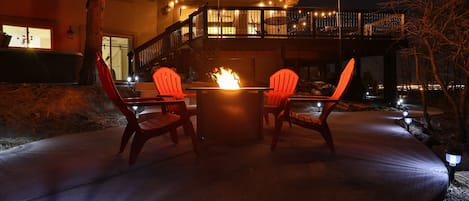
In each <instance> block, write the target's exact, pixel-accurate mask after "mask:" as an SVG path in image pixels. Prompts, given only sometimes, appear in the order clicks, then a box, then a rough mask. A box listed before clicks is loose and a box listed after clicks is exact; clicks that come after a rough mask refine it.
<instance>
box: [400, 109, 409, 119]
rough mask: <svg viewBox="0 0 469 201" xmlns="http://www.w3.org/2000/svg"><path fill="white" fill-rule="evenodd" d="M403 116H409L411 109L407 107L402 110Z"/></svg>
mask: <svg viewBox="0 0 469 201" xmlns="http://www.w3.org/2000/svg"><path fill="white" fill-rule="evenodd" d="M402 116H403V117H404V118H406V117H407V116H409V110H407V109H404V110H402Z"/></svg>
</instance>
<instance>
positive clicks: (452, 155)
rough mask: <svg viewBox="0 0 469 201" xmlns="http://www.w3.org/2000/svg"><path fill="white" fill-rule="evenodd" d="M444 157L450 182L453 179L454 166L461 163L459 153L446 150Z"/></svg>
mask: <svg viewBox="0 0 469 201" xmlns="http://www.w3.org/2000/svg"><path fill="white" fill-rule="evenodd" d="M445 158H446V162H448V165H449V173H448V177H449V181H450V182H452V181H453V180H454V167H456V165H458V164H459V163H461V153H460V152H458V151H455V150H451V149H450V150H448V151H446V154H445Z"/></svg>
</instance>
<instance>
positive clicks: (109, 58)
mask: <svg viewBox="0 0 469 201" xmlns="http://www.w3.org/2000/svg"><path fill="white" fill-rule="evenodd" d="M130 46H131V40H130V38H126V37H116V36H103V46H102V52H103V58H104V61H105V62H106V64H107V65H108V66H109V67H110V68H111V70H112V73H113V78H114V80H126V79H127V77H128V76H129V72H131V71H132V67H131V66H129V61H128V57H127V54H128V52H129V49H130V48H131V47H130Z"/></svg>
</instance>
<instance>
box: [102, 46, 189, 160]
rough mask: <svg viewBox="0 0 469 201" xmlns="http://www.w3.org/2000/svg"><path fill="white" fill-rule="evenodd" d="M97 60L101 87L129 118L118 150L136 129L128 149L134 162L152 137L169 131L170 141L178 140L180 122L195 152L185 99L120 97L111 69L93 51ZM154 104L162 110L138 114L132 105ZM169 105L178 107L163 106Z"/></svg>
mask: <svg viewBox="0 0 469 201" xmlns="http://www.w3.org/2000/svg"><path fill="white" fill-rule="evenodd" d="M96 64H97V68H98V75H99V79H100V81H101V84H102V87H103V89H104V91H105V92H106V94H107V95H108V96H109V98H110V99H111V101H112V102H113V103H114V105H115V106H116V107H117V108H118V109H119V110H120V111H121V112H122V114H123V115H124V116H125V118H126V119H127V122H128V123H127V126H126V127H125V130H124V133H123V135H122V138H121V144H120V148H119V153H122V152H123V151H124V149H125V146H126V145H127V143H128V141H129V139H130V137H131V136H132V135H133V134H134V133H135V135H134V138H133V140H132V145H131V150H130V153H129V155H130V156H129V164H130V165H132V164H134V163H135V161H136V160H137V157H138V155H139V154H140V152H141V150H142V148H143V145H144V144H145V142H146V141H147V140H149V139H150V138H152V137H156V136H160V135H163V134H166V133H170V134H171V139H172V140H173V142H174V143H178V138H177V133H176V129H177V127H180V126H182V127H183V128H184V132H185V133H186V135H189V136H191V138H192V144H193V150H194V152H195V153H196V154H198V151H197V144H196V138H195V132H194V128H193V125H192V122H191V121H190V119H189V115H188V113H187V110H186V107H185V103H184V101H162V99H161V98H122V97H121V95H120V94H119V92H118V90H117V88H116V86H115V84H114V81H113V80H112V76H111V71H110V69H109V67H108V66H107V65H106V63H105V62H104V60H103V59H102V57H101V54H100V53H97V54H96ZM154 105H159V106H161V112H157V113H147V114H145V115H142V116H139V117H137V115H136V114H135V112H134V111H133V109H132V106H140V107H144V106H154ZM168 105H175V107H178V110H177V111H176V112H175V113H170V112H167V111H166V110H165V108H166V107H167V106H168Z"/></svg>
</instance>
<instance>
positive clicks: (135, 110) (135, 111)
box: [132, 105, 139, 119]
mask: <svg viewBox="0 0 469 201" xmlns="http://www.w3.org/2000/svg"><path fill="white" fill-rule="evenodd" d="M132 110H134V113H135V117H137V119H138V113H139V112H138V106H136V105H133V106H132Z"/></svg>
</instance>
